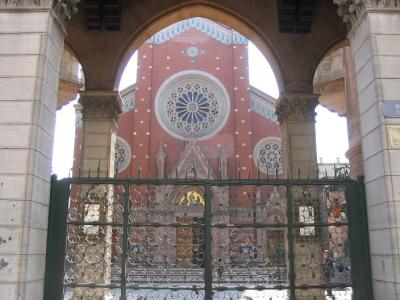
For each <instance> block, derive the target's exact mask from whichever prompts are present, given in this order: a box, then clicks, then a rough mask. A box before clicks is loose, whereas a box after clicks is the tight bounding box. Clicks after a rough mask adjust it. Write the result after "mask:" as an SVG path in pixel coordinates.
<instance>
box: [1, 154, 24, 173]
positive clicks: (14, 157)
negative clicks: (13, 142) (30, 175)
mask: <svg viewBox="0 0 400 300" xmlns="http://www.w3.org/2000/svg"><path fill="white" fill-rule="evenodd" d="M28 159H29V150H26V149H0V174H7V175H9V174H26V173H27V169H28Z"/></svg>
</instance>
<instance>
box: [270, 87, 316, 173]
mask: <svg viewBox="0 0 400 300" xmlns="http://www.w3.org/2000/svg"><path fill="white" fill-rule="evenodd" d="M317 99H318V95H316V94H282V95H281V96H280V97H279V99H278V101H277V103H276V113H277V115H278V121H279V124H280V128H281V135H282V150H283V165H284V168H283V169H284V173H283V174H284V176H286V175H287V176H289V178H298V176H299V172H300V177H301V178H308V177H309V178H316V176H317V172H316V170H317V154H316V144H315V107H316V106H317V104H318V101H317Z"/></svg>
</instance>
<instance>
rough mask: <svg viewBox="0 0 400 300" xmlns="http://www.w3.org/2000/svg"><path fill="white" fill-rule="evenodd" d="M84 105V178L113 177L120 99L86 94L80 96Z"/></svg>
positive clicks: (109, 94)
mask: <svg viewBox="0 0 400 300" xmlns="http://www.w3.org/2000/svg"><path fill="white" fill-rule="evenodd" d="M79 103H80V104H81V105H82V122H83V125H82V127H83V128H82V130H83V145H82V156H81V173H82V175H83V176H88V175H89V173H90V175H91V176H97V173H99V177H113V176H114V172H115V170H114V157H115V141H116V129H117V123H116V122H117V119H118V115H119V114H120V113H121V103H122V100H121V97H120V95H119V93H118V92H104V91H85V92H82V93H80V99H79Z"/></svg>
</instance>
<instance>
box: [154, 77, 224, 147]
mask: <svg viewBox="0 0 400 300" xmlns="http://www.w3.org/2000/svg"><path fill="white" fill-rule="evenodd" d="M155 107H156V116H157V120H158V122H159V123H160V125H161V126H162V128H164V130H165V131H166V132H168V133H169V134H170V135H172V136H173V137H176V138H179V139H183V140H191V139H196V140H205V139H208V138H210V137H212V136H213V135H215V134H216V133H217V132H218V131H219V130H220V129H221V128H222V127H223V126H224V125H225V123H226V121H227V119H228V116H229V111H230V100H229V95H228V92H227V91H226V88H225V87H224V85H223V84H222V83H221V82H220V81H219V80H218V79H217V78H215V77H214V76H212V75H211V74H208V73H206V72H202V71H197V70H188V71H183V72H179V73H177V74H175V75H173V76H171V77H170V78H168V79H167V80H166V81H165V82H164V83H163V84H162V85H161V87H160V89H159V90H158V92H157V95H156V100H155Z"/></svg>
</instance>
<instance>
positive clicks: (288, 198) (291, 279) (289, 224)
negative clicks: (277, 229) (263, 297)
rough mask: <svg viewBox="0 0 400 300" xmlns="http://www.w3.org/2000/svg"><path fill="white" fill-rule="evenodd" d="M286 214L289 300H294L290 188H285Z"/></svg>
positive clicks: (294, 277)
mask: <svg viewBox="0 0 400 300" xmlns="http://www.w3.org/2000/svg"><path fill="white" fill-rule="evenodd" d="M286 210H287V211H286V213H287V231H288V232H287V240H288V260H289V274H288V275H289V295H290V300H296V282H295V280H296V273H295V268H294V251H293V202H292V186H291V185H287V186H286Z"/></svg>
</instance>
